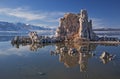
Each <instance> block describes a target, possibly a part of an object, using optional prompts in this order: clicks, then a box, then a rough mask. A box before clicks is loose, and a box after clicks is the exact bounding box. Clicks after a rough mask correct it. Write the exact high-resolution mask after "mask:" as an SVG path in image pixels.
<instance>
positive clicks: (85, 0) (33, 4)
mask: <svg viewBox="0 0 120 79" xmlns="http://www.w3.org/2000/svg"><path fill="white" fill-rule="evenodd" d="M81 9H86V10H87V11H88V14H89V19H92V20H93V28H101V27H106V28H108V27H112V28H113V27H115V28H119V27H120V0H0V21H7V22H23V23H27V24H34V25H39V26H46V27H53V28H56V27H57V26H59V18H60V17H62V16H63V15H64V14H65V13H68V12H71V13H76V14H77V13H79V12H80V10H81Z"/></svg>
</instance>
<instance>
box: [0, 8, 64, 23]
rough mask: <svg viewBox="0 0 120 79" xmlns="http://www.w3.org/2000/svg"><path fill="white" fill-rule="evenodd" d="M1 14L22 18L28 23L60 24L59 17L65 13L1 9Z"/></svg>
mask: <svg viewBox="0 0 120 79" xmlns="http://www.w3.org/2000/svg"><path fill="white" fill-rule="evenodd" d="M0 14H4V15H7V16H14V17H17V18H22V19H25V20H26V21H33V20H40V21H44V22H58V18H59V16H63V14H64V12H39V11H31V10H29V9H26V8H21V7H19V8H15V9H12V8H0Z"/></svg>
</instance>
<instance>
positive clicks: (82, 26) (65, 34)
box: [56, 10, 97, 40]
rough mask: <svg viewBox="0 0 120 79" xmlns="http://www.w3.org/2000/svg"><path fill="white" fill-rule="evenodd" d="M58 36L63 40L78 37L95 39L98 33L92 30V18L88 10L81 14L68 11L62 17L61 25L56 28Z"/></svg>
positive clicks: (82, 11)
mask: <svg viewBox="0 0 120 79" xmlns="http://www.w3.org/2000/svg"><path fill="white" fill-rule="evenodd" d="M56 37H58V38H60V39H62V40H73V39H76V38H80V39H87V40H95V39H96V38H97V36H96V34H95V33H94V32H93V31H92V20H90V21H89V20H88V14H87V11H86V10H81V12H80V14H73V13H67V14H65V15H64V17H63V18H61V19H60V25H59V27H58V29H57V30H56Z"/></svg>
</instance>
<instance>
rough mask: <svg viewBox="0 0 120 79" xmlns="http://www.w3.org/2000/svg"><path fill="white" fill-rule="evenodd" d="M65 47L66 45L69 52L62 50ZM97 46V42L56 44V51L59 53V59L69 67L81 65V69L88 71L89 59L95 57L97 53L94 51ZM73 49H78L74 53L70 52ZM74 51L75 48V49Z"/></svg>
mask: <svg viewBox="0 0 120 79" xmlns="http://www.w3.org/2000/svg"><path fill="white" fill-rule="evenodd" d="M63 47H66V50H68V51H67V52H65V51H61V49H62V48H63ZM95 48H96V44H89V43H86V44H81V45H77V44H72V45H69V44H64V45H63V44H62V45H61V44H56V50H55V52H56V53H57V54H60V55H59V61H60V62H63V63H64V65H65V66H66V67H68V68H70V67H74V66H77V65H80V71H81V72H85V71H87V65H88V59H89V58H91V57H93V56H94V55H95V54H94V53H93V52H92V51H94V50H95ZM71 49H76V50H77V51H75V52H74V53H71V54H70V53H69V51H70V50H71ZM73 51H74V50H73Z"/></svg>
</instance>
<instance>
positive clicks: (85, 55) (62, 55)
mask: <svg viewBox="0 0 120 79" xmlns="http://www.w3.org/2000/svg"><path fill="white" fill-rule="evenodd" d="M12 45H13V46H15V47H16V48H19V46H29V49H30V50H31V51H37V50H38V49H39V48H43V47H45V46H47V45H50V44H38V43H34V44H28V43H23V44H12ZM102 45H103V44H102ZM106 45H107V46H109V45H110V46H111V45H112V46H118V45H117V44H104V46H106ZM97 46H98V44H90V43H84V44H82V43H81V44H76V43H73V44H69V43H57V44H55V50H51V51H50V54H51V55H52V56H56V55H58V56H59V61H60V62H62V63H64V65H65V66H66V67H67V68H71V67H75V66H78V65H79V66H80V71H81V72H86V71H87V68H88V60H89V59H90V58H92V57H93V56H95V53H94V51H95V49H96V47H97ZM100 60H101V61H102V62H103V64H106V63H108V62H110V61H111V60H109V59H100Z"/></svg>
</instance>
